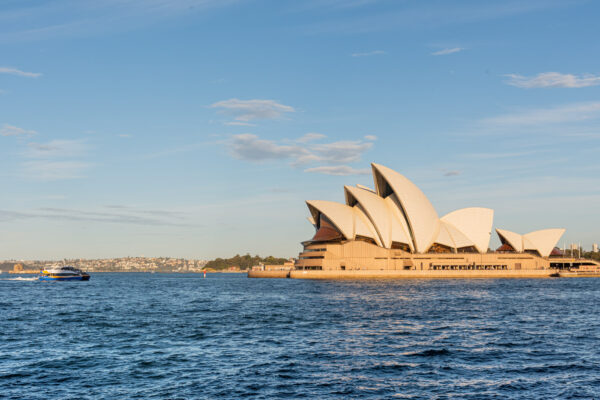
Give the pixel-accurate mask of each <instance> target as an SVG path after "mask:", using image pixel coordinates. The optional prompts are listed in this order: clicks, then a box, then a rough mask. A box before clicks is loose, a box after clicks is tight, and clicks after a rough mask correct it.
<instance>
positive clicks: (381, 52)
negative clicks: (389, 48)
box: [351, 50, 387, 57]
mask: <svg viewBox="0 0 600 400" xmlns="http://www.w3.org/2000/svg"><path fill="white" fill-rule="evenodd" d="M383 54H387V53H386V52H385V51H383V50H373V51H368V52H366V53H352V54H351V55H352V57H370V56H379V55H383Z"/></svg>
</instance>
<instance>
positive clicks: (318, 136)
mask: <svg viewBox="0 0 600 400" xmlns="http://www.w3.org/2000/svg"><path fill="white" fill-rule="evenodd" d="M326 137H327V136H326V135H323V134H322V133H315V132H309V133H307V134H305V135H303V136H301V137H300V138H298V139H296V141H297V142H300V143H307V142H312V141H313V140H319V139H324V138H326Z"/></svg>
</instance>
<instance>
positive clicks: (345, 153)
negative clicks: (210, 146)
mask: <svg viewBox="0 0 600 400" xmlns="http://www.w3.org/2000/svg"><path fill="white" fill-rule="evenodd" d="M227 145H228V147H229V150H230V152H231V155H232V156H233V157H235V158H237V159H240V160H246V161H252V162H260V161H266V160H288V161H290V164H291V165H292V166H294V167H299V166H302V165H308V164H327V165H329V166H335V167H341V165H340V164H348V163H354V162H358V161H360V159H361V156H362V154H363V153H364V152H366V151H367V150H369V149H370V148H371V147H372V146H373V143H371V142H363V141H352V140H348V141H338V142H331V143H299V142H297V144H292V145H288V144H279V143H277V142H275V141H272V140H266V139H260V138H259V137H258V136H256V135H253V134H250V133H245V134H240V135H234V136H233V137H232V139H231V140H230V141H229V142H228V144H227ZM321 166H322V165H321ZM318 167H319V166H318V165H317V166H316V167H314V168H318ZM309 169H310V168H309ZM326 170H328V171H329V170H331V171H333V169H322V171H326ZM318 171H321V170H312V169H311V171H309V172H318ZM323 173H325V172H323Z"/></svg>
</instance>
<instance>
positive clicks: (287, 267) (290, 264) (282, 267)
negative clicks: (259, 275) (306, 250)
mask: <svg viewBox="0 0 600 400" xmlns="http://www.w3.org/2000/svg"><path fill="white" fill-rule="evenodd" d="M293 269H294V259H293V258H292V259H290V260H288V261H286V262H284V263H283V264H279V265H275V264H273V265H265V266H264V269H263V271H291V270H293Z"/></svg>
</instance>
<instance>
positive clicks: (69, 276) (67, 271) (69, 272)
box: [39, 265, 90, 281]
mask: <svg viewBox="0 0 600 400" xmlns="http://www.w3.org/2000/svg"><path fill="white" fill-rule="evenodd" d="M39 280H40V281H89V280H90V275H89V274H88V273H87V272H83V271H81V270H80V269H77V268H75V267H71V266H70V265H62V266H61V265H55V266H52V267H50V268H47V269H44V270H43V271H42V272H41V274H40V276H39Z"/></svg>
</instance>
